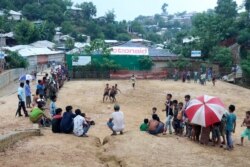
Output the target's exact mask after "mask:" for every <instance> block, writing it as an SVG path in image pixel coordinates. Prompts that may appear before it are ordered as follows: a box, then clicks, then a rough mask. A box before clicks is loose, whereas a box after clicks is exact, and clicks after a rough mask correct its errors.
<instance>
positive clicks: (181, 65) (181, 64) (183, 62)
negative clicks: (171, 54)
mask: <svg viewBox="0 0 250 167" xmlns="http://www.w3.org/2000/svg"><path fill="white" fill-rule="evenodd" d="M174 67H175V68H178V69H179V70H184V69H187V68H189V67H191V63H190V62H189V60H187V59H186V58H184V57H183V56H180V57H179V58H178V60H177V61H176V62H174Z"/></svg>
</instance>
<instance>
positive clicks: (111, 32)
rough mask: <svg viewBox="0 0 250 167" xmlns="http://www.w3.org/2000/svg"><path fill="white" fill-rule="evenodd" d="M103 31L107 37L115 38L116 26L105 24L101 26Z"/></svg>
mask: <svg viewBox="0 0 250 167" xmlns="http://www.w3.org/2000/svg"><path fill="white" fill-rule="evenodd" d="M103 33H104V35H105V37H106V38H107V39H115V36H116V34H117V33H116V26H115V25H114V24H111V23H110V24H107V25H106V26H105V27H103Z"/></svg>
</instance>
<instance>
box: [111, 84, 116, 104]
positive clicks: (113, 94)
mask: <svg viewBox="0 0 250 167" xmlns="http://www.w3.org/2000/svg"><path fill="white" fill-rule="evenodd" d="M115 95H116V90H115V87H114V86H112V88H111V90H110V93H109V99H110V101H111V102H113V103H114V102H115V101H116V98H115Z"/></svg>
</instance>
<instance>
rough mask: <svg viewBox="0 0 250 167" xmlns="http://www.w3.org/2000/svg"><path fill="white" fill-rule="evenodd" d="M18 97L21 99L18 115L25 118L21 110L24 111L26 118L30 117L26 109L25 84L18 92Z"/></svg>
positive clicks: (21, 84)
mask: <svg viewBox="0 0 250 167" xmlns="http://www.w3.org/2000/svg"><path fill="white" fill-rule="evenodd" d="M17 97H18V99H19V102H18V108H17V111H16V115H17V114H18V116H19V117H21V116H23V115H22V114H21V109H23V112H24V115H25V117H29V115H28V112H27V110H26V107H25V93H24V83H23V82H22V83H20V87H19V88H18V90H17Z"/></svg>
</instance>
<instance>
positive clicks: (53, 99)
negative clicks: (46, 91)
mask: <svg viewBox="0 0 250 167" xmlns="http://www.w3.org/2000/svg"><path fill="white" fill-rule="evenodd" d="M50 99H51V102H50V107H49V110H50V115H51V117H53V116H55V115H56V99H57V97H56V96H55V95H53V96H51V98H50Z"/></svg>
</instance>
